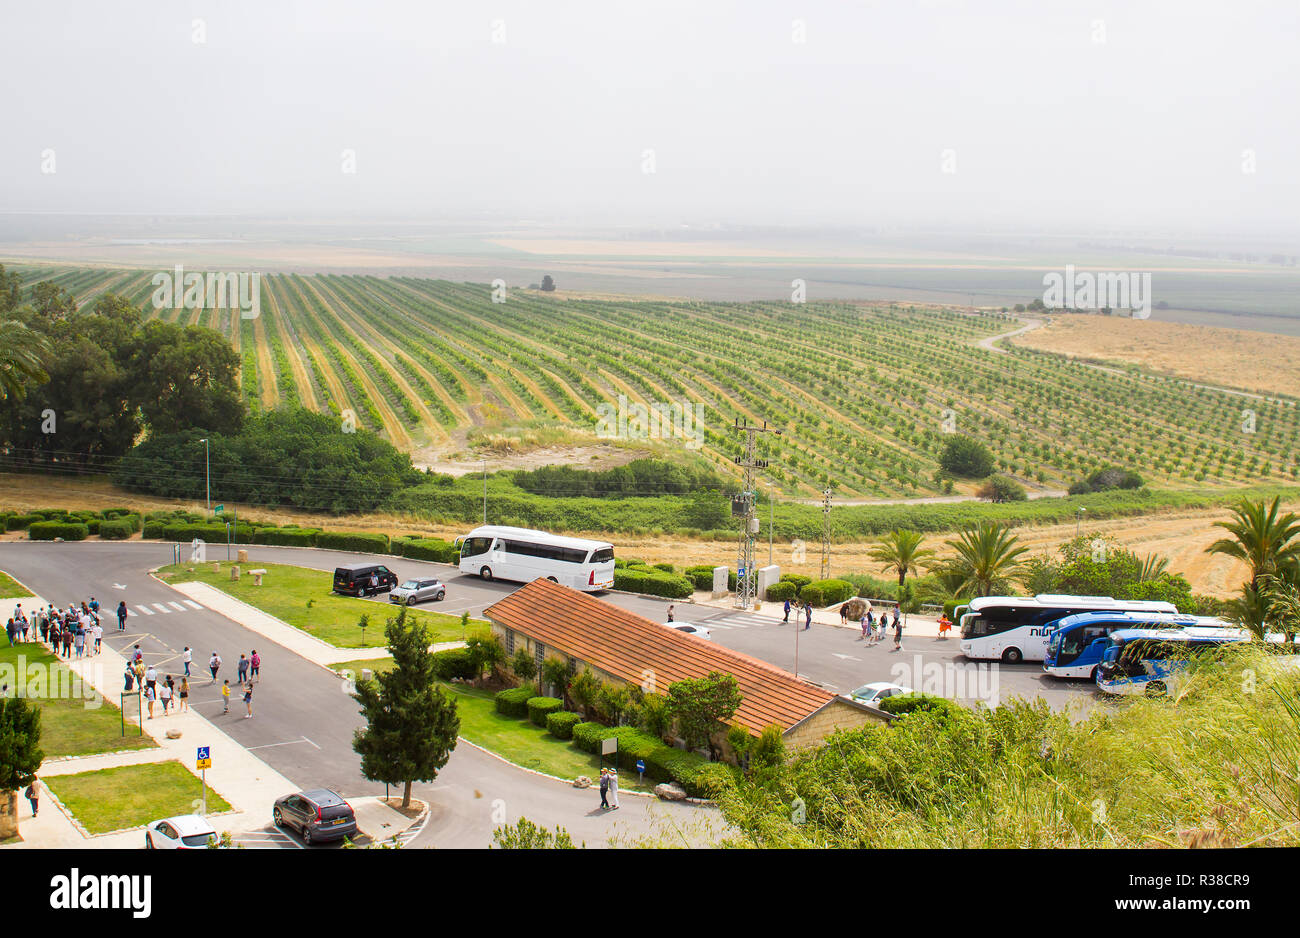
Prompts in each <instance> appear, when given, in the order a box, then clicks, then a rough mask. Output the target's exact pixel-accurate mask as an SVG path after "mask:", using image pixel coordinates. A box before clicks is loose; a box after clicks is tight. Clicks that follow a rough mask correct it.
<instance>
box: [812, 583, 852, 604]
mask: <svg viewBox="0 0 1300 938" xmlns="http://www.w3.org/2000/svg"><path fill="white" fill-rule="evenodd" d="M856 592H857V590H856V589H855V588H854V586H853V584H852V583H849V582H848V581H846V580H835V579H831V580H814V581H813V582H812V583H809V584H808V585H807V586H805V587H804V588H803V589H801V590H799V598H800V599H802V600H803V601H804V602H807V603H811V604H812V605H814V606H830V605H832V604H834V603H842V602H844V600H846V599H849V598H850V597H852V596H853V595H854V594H855V593H856Z"/></svg>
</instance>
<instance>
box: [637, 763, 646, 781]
mask: <svg viewBox="0 0 1300 938" xmlns="http://www.w3.org/2000/svg"><path fill="white" fill-rule="evenodd" d="M636 774H637V775H638V776H640V779H641V784H642V785H644V784H645V760H644V759H637V760H636Z"/></svg>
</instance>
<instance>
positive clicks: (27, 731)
mask: <svg viewBox="0 0 1300 938" xmlns="http://www.w3.org/2000/svg"><path fill="white" fill-rule="evenodd" d="M44 759H45V753H44V752H43V751H42V750H41V709H40V707H37V706H33V705H32V704H30V703H28V702H27V699H26V698H25V697H10V696H8V695H5V696H0V798H4V799H5V800H6V801H7V802H8V803H7V804H6V805H5V810H4V811H3V812H0V840H5V839H7V838H9V837H13V836H15V835H16V834H17V833H18V812H17V811H16V810H15V805H16V803H17V800H18V799H17V792H18V791H20V790H21V789H23V788H26V787H27V786H28V785H30V784H31V783H32V782H33V780H35V778H36V773H37V772H39V771H40V769H41V762H42V761H43V760H44Z"/></svg>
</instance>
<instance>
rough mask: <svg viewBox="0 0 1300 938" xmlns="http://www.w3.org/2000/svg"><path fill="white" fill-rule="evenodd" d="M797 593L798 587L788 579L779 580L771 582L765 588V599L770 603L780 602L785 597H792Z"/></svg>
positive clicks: (784, 599)
mask: <svg viewBox="0 0 1300 938" xmlns="http://www.w3.org/2000/svg"><path fill="white" fill-rule="evenodd" d="M797 593H798V588H797V587H796V586H795V585H794V584H793V583H791V582H790V581H789V580H781V581H779V582H777V583H773V584H772V585H771V586H769V587H768V588H767V594H766V597H765V598H766V599H767V601H768V602H770V603H782V602H785V601H786V600H787V599H794V598H795V596H796V594H797Z"/></svg>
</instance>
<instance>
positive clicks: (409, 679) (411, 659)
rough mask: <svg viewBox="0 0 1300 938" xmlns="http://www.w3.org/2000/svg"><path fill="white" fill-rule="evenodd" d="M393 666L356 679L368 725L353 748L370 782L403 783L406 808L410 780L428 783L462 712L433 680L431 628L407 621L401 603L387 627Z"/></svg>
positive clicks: (448, 747)
mask: <svg viewBox="0 0 1300 938" xmlns="http://www.w3.org/2000/svg"><path fill="white" fill-rule="evenodd" d="M385 635H386V636H387V638H388V650H389V651H390V652H392V655H393V668H392V670H390V671H387V672H385V673H382V674H379V675H377V676H376V677H375V678H372V679H371V680H368V681H358V682H357V687H356V693H355V694H353V695H352V696H353V697H354V698H355V699H356V701H357V702H358V703H359V704H361V714H362V716H364V717H365V718H366V724H367V725H366V728H365V729H361V730H357V732H356V734H355V736H354V737H353V740H352V748H353V749H354V750H355V751H356V752H357V754H359V755H360V756H361V774H362V775H364V776H365V777H366V778H368V779H370V780H371V781H374V782H384V783H386V784H389V785H399V784H400V785H402V786H404V788H403V792H402V807H403V808H407V807H410V804H411V784H412V783H413V782H416V781H420V782H430V781H433V780H434V779H435V778H437V777H438V772H439V771H440V770H441V769H442V767H443V766H444V765H446V764H447V759H448V758H449V757H450V756H451V751H452V750H453V749H455V748H456V736H457V734H458V733H459V732H460V717H458V716H457V715H456V702H455V701H454V700H452V699H451V698H450V697H449V696H448V695H447V694H445V693H444V692H443V690H442V688H441V687H440V686H439V685H438V683H437V678H436V674H435V669H434V662H433V655H432V654H431V653H430V652H429V630H428V627H427V626H425V625H424V624H423V623H421V622H418V621H417V622H414V623H412V624H410V625H408V624H407V621H406V609H405V608H403V609H402V611H401V612H400V613H399V614H398V616H397V618H396V619H389V620H388V625H387V627H386V629H385Z"/></svg>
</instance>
